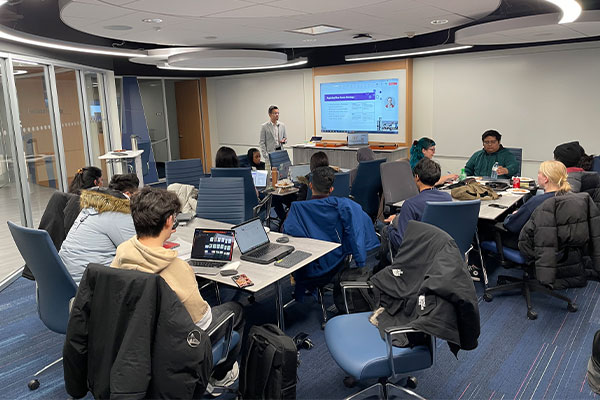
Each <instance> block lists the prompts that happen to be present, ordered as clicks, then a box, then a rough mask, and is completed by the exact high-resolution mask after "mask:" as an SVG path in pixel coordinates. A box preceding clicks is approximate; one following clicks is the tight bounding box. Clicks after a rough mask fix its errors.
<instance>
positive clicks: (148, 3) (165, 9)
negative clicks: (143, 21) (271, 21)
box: [127, 0, 252, 17]
mask: <svg viewBox="0 0 600 400" xmlns="http://www.w3.org/2000/svg"><path fill="white" fill-rule="evenodd" d="M250 6H252V3H248V2H247V1H242V0H201V1H198V0H176V1H167V0H137V1H135V2H133V3H130V4H127V8H133V9H136V10H137V11H147V12H149V13H158V14H168V15H178V16H182V17H184V16H191V17H201V16H206V15H211V14H216V13H220V12H225V11H230V10H235V9H238V8H244V7H250Z"/></svg>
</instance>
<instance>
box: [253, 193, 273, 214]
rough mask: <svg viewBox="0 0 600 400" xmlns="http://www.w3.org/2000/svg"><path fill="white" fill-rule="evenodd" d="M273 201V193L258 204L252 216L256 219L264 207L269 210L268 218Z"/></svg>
mask: <svg viewBox="0 0 600 400" xmlns="http://www.w3.org/2000/svg"><path fill="white" fill-rule="evenodd" d="M272 200H273V195H272V194H271V193H269V194H267V195H266V196H265V197H264V198H263V199H262V200H260V201H259V202H258V204H257V205H255V206H254V207H253V208H252V216H253V217H256V216H258V214H259V213H260V210H261V209H262V208H263V207H264V208H265V209H266V210H267V217H268V214H269V210H270V209H271V201H272Z"/></svg>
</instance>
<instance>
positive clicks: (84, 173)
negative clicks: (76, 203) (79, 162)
mask: <svg viewBox="0 0 600 400" xmlns="http://www.w3.org/2000/svg"><path fill="white" fill-rule="evenodd" d="M96 186H102V170H101V169H100V168H97V167H83V168H79V169H78V170H77V173H76V174H75V176H74V177H73V180H72V181H71V184H69V193H74V194H79V193H80V192H81V191H82V190H83V189H89V188H93V187H96Z"/></svg>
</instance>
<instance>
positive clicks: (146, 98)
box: [138, 79, 170, 162]
mask: <svg viewBox="0 0 600 400" xmlns="http://www.w3.org/2000/svg"><path fill="white" fill-rule="evenodd" d="M138 86H139V88H140V96H141V98H142V106H143V107H144V115H145V116H146V125H147V126H148V134H149V135H150V141H151V143H152V150H153V152H154V160H155V161H157V162H166V161H169V160H170V155H169V153H170V149H169V139H168V137H167V121H166V119H165V117H166V114H165V97H164V94H163V82H162V79H138Z"/></svg>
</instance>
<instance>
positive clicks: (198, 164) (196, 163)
mask: <svg viewBox="0 0 600 400" xmlns="http://www.w3.org/2000/svg"><path fill="white" fill-rule="evenodd" d="M165 174H166V176H167V186H169V185H170V184H172V183H182V184H184V185H193V186H194V187H195V188H196V189H198V182H199V180H200V178H201V177H204V176H205V175H204V169H203V167H202V160H201V159H199V158H190V159H187V160H174V161H167V163H166V166H165Z"/></svg>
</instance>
